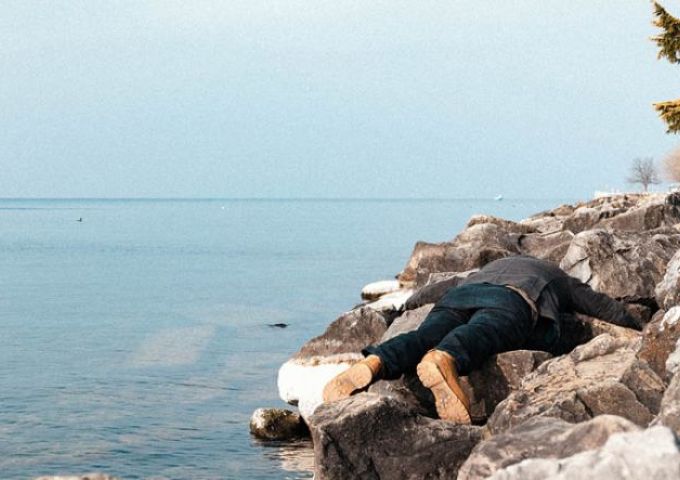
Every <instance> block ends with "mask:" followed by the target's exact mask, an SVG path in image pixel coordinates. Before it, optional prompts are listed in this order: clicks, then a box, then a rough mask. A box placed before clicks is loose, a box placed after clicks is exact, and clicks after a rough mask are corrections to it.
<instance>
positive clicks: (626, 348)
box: [487, 334, 664, 434]
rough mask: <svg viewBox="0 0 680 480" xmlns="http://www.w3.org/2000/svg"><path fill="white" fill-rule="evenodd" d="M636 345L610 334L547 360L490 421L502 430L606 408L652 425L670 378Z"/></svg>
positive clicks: (571, 418)
mask: <svg viewBox="0 0 680 480" xmlns="http://www.w3.org/2000/svg"><path fill="white" fill-rule="evenodd" d="M634 347H635V342H633V343H632V344H631V342H630V340H627V339H625V338H614V337H612V336H611V335H607V334H604V335H600V336H598V337H596V338H595V339H593V340H591V341H590V342H588V343H586V344H585V345H581V346H579V347H577V348H576V349H574V351H573V352H571V353H570V354H569V355H565V356H562V357H558V358H554V359H552V360H548V361H546V362H544V363H543V364H541V365H540V366H539V367H538V368H537V369H536V370H534V371H533V372H532V373H530V374H529V375H527V376H526V377H524V380H523V381H522V383H521V386H520V388H519V389H518V390H517V391H514V392H513V393H511V394H510V396H509V397H508V398H506V399H505V400H503V401H502V402H501V403H500V404H499V405H498V407H496V410H495V411H494V413H493V415H492V416H491V418H490V419H489V421H488V423H487V427H488V428H489V430H490V431H491V432H492V433H494V434H496V433H499V432H502V431H505V430H507V429H509V428H511V427H513V426H515V425H518V424H520V423H521V422H523V421H525V420H527V419H529V418H532V417H536V416H548V417H556V418H561V419H563V420H566V421H568V422H583V421H586V420H588V419H590V418H592V417H594V416H596V415H603V414H613V415H619V416H622V417H624V418H627V419H628V420H630V421H632V422H634V423H636V424H638V425H641V426H645V425H647V424H648V423H649V422H650V421H651V420H652V419H653V417H654V415H655V414H656V413H657V412H658V410H659V404H660V402H661V397H662V395H663V391H664V383H663V381H662V380H661V379H660V378H659V376H658V375H656V374H655V373H654V371H653V370H652V369H651V368H650V367H649V366H648V365H647V363H646V362H644V361H641V360H639V359H638V358H637V357H636V351H635V348H634Z"/></svg>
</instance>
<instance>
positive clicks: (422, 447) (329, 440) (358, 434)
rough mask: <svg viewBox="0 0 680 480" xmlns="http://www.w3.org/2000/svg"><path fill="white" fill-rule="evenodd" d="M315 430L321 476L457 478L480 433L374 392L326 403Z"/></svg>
mask: <svg viewBox="0 0 680 480" xmlns="http://www.w3.org/2000/svg"><path fill="white" fill-rule="evenodd" d="M311 431H312V438H313V442H314V454H315V478H316V479H317V480H328V479H342V480H346V479H350V478H351V479H390V480H400V479H409V480H416V479H425V478H427V479H451V478H456V475H457V473H458V468H459V467H460V465H461V464H462V463H463V462H464V461H465V459H466V458H467V456H468V455H469V453H470V451H471V450H472V448H473V447H474V446H475V445H476V444H477V442H479V440H480V436H481V428H480V427H474V426H463V425H455V424H453V423H451V422H445V421H441V420H434V419H431V418H427V417H424V416H422V415H420V414H419V413H418V411H417V410H414V409H413V408H412V407H410V406H408V405H405V404H403V403H402V402H400V401H398V400H396V399H394V398H392V397H381V396H379V395H377V394H371V393H363V394H360V395H355V396H353V397H350V398H349V399H346V400H342V401H339V402H335V403H331V404H327V405H323V406H322V407H320V408H319V409H317V411H316V413H315V414H314V416H313V417H312V418H311Z"/></svg>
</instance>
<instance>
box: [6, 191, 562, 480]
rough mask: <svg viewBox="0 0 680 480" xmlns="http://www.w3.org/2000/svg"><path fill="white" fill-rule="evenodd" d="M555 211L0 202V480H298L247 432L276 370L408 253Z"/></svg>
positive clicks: (279, 453) (481, 205)
mask: <svg viewBox="0 0 680 480" xmlns="http://www.w3.org/2000/svg"><path fill="white" fill-rule="evenodd" d="M566 201H567V200H563V201H560V200H503V201H493V200H487V201H485V200H385V201H380V200H373V201H361V200H344V201H343V200H332V201H331V200H0V265H2V274H1V275H0V332H1V335H0V478H2V479H5V480H10V479H25V478H31V477H34V476H38V475H46V474H58V473H61V474H66V473H85V472H90V471H103V472H107V473H109V474H112V475H116V476H120V477H122V478H125V479H151V478H153V479H161V478H169V479H201V480H204V479H223V478H249V479H298V478H310V477H311V468H312V455H311V450H310V447H309V444H308V443H304V442H303V443H301V444H299V445H277V444H262V443H259V442H257V441H255V440H253V439H252V438H251V437H250V435H249V432H248V420H249V418H250V415H251V413H252V412H253V410H254V409H255V408H257V407H285V404H283V402H282V401H281V400H279V399H278V394H277V391H276V373H277V369H278V367H279V366H280V364H281V363H283V362H284V361H285V360H286V359H287V358H288V357H289V356H290V355H291V354H292V353H294V352H295V351H296V350H297V349H298V348H299V347H300V345H301V344H302V343H303V342H304V341H306V340H307V339H309V338H311V337H313V336H315V335H318V334H320V333H321V332H323V330H324V328H325V327H326V325H327V324H328V323H330V321H332V320H333V319H334V318H336V317H337V316H338V315H339V314H340V313H341V312H343V311H345V310H348V309H349V308H351V307H352V306H353V305H355V304H356V303H358V302H359V300H360V299H359V292H360V289H361V287H362V286H363V285H364V284H366V283H369V282H371V281H375V280H381V279H388V278H392V277H393V276H394V275H395V274H396V273H398V272H399V271H400V270H401V268H402V267H403V266H404V264H405V263H406V260H407V259H408V257H409V255H410V253H411V250H412V247H413V244H414V243H415V242H416V241H417V240H428V241H444V240H448V239H451V238H452V237H453V236H454V235H455V234H456V233H458V231H460V229H461V228H462V227H463V226H464V224H465V222H466V221H467V219H468V218H469V217H470V215H472V214H473V213H487V214H494V215H498V216H501V217H504V218H508V219H515V220H517V219H520V218H524V217H526V216H528V215H529V214H531V213H535V212H538V211H540V210H544V209H547V208H551V207H554V206H556V205H558V204H559V203H564V202H566ZM81 218H82V222H79V221H77V220H78V219H81ZM279 322H283V323H287V324H290V326H289V327H288V328H286V329H278V328H271V327H269V326H267V325H268V324H271V323H279Z"/></svg>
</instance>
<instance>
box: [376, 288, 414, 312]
mask: <svg viewBox="0 0 680 480" xmlns="http://www.w3.org/2000/svg"><path fill="white" fill-rule="evenodd" d="M413 292H414V290H413V289H412V288H405V289H402V290H398V291H396V292H393V293H389V294H387V295H383V296H382V297H380V298H379V299H378V300H376V301H375V302H371V303H368V304H366V306H367V307H369V308H372V309H373V310H377V311H379V312H386V311H390V310H401V309H402V308H403V307H404V304H405V303H406V300H408V299H409V298H410V297H411V295H413Z"/></svg>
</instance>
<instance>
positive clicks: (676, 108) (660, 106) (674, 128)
mask: <svg viewBox="0 0 680 480" xmlns="http://www.w3.org/2000/svg"><path fill="white" fill-rule="evenodd" d="M654 108H655V109H656V111H657V112H659V116H660V117H661V119H662V120H663V121H664V122H666V125H668V130H666V132H667V133H678V132H680V99H678V100H670V101H668V102H659V103H655V104H654Z"/></svg>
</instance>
